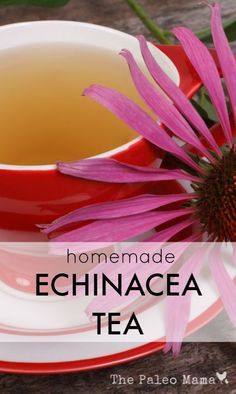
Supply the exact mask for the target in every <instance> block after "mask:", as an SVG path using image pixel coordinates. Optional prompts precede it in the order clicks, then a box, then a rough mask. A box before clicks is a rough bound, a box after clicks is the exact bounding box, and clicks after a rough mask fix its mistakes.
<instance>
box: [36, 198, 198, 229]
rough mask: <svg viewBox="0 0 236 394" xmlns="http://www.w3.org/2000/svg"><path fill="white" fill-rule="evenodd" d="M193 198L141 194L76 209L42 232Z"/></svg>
mask: <svg viewBox="0 0 236 394" xmlns="http://www.w3.org/2000/svg"><path fill="white" fill-rule="evenodd" d="M193 197H194V195H193V194H191V193H181V194H169V195H161V196H157V195H155V194H143V195H140V196H138V197H131V198H127V199H123V200H117V201H107V202H102V203H98V204H92V205H89V206H86V207H82V208H79V209H76V210H74V211H72V212H70V213H68V214H67V215H64V216H62V217H60V218H59V219H57V220H55V221H54V222H52V223H51V224H49V225H47V226H46V227H45V226H44V228H43V230H42V232H43V233H45V234H49V233H51V232H52V231H55V230H57V229H59V228H61V227H63V226H67V225H69V224H72V223H77V222H81V221H85V220H98V219H99V220H101V219H114V218H119V217H124V216H131V215H135V214H137V213H142V212H148V211H151V210H153V209H156V208H160V207H162V206H165V205H168V204H171V203H173V202H178V201H187V200H191V199H192V198H193Z"/></svg>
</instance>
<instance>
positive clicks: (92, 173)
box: [42, 3, 236, 354]
mask: <svg viewBox="0 0 236 394" xmlns="http://www.w3.org/2000/svg"><path fill="white" fill-rule="evenodd" d="M211 11H212V15H211V30H212V36H213V41H214V46H215V50H216V53H217V56H218V60H219V64H220V67H221V70H222V75H223V77H224V82H225V85H226V88H227V92H228V96H229V99H230V104H231V112H232V115H229V113H228V109H227V104H226V97H225V93H224V89H223V86H222V81H221V77H220V74H219V71H218V69H217V66H216V64H215V61H214V59H213V57H212V55H211V54H210V52H209V50H208V48H207V47H206V46H205V45H204V44H203V43H202V42H201V41H200V40H199V39H198V38H197V37H196V36H195V35H194V34H193V33H192V31H191V30H189V29H187V28H184V27H178V28H175V29H173V32H174V34H175V36H176V37H177V38H178V40H179V41H180V44H181V45H182V47H183V49H184V51H185V53H186V55H187V57H188V59H189V61H190V62H191V64H192V65H193V67H194V68H195V70H196V72H197V73H198V75H199V77H200V79H201V81H202V83H203V85H204V87H205V88H206V89H207V91H208V94H209V97H210V99H211V101H212V104H213V105H214V108H215V111H216V114H217V116H218V119H219V124H220V126H221V129H222V133H224V140H225V143H224V144H223V146H219V145H218V143H217V141H216V139H215V138H214V135H213V133H212V131H211V129H209V128H208V127H207V125H206V124H205V122H204V120H203V119H202V118H201V116H200V115H199V113H198V112H197V110H196V109H195V108H194V107H193V105H192V104H191V102H190V101H189V100H188V99H187V98H186V97H185V95H184V93H183V92H182V91H181V90H180V89H179V88H178V87H177V86H176V85H175V84H174V83H173V82H172V81H171V80H170V79H169V77H168V76H167V75H166V74H165V72H164V71H163V70H162V69H161V68H160V66H159V65H158V64H157V62H156V61H155V59H154V57H153V55H152V54H151V52H150V50H149V47H148V45H147V42H146V41H145V39H144V37H139V38H138V40H139V44H140V50H141V53H142V56H143V59H144V62H145V64H146V66H147V68H148V70H149V72H150V74H151V76H152V78H153V79H154V81H156V83H157V84H158V85H159V86H160V87H161V88H162V90H163V91H164V92H165V94H166V96H167V97H166V96H164V95H163V94H161V93H160V92H159V91H158V89H156V87H155V86H154V85H153V84H152V83H150V82H149V80H148V79H147V78H146V76H145V75H144V74H143V73H142V71H141V70H140V68H139V66H138V64H137V63H136V61H135V59H134V58H133V55H132V54H131V53H130V52H129V51H128V50H126V49H124V50H122V51H121V56H123V57H124V59H125V61H126V62H127V64H128V66H129V69H130V74H131V77H132V80H133V83H134V85H135V87H136V89H137V91H138V93H139V94H140V96H141V97H142V99H143V100H144V101H145V103H146V104H147V105H148V106H149V107H150V109H151V110H152V111H153V112H154V114H155V115H156V116H157V117H158V118H159V119H160V121H161V123H162V125H164V126H165V128H163V127H162V126H160V125H159V124H158V123H157V122H156V121H155V120H153V118H151V117H150V116H149V115H148V114H147V113H146V112H145V111H144V110H143V109H141V108H140V107H139V106H138V105H137V104H135V103H134V102H132V101H131V100H130V99H129V98H127V97H125V96H124V95H122V94H121V93H119V92H117V91H115V90H114V89H111V88H107V87H103V86H99V85H92V86H90V87H89V88H87V89H86V90H85V92H84V95H85V96H88V97H90V98H92V99H93V100H96V101H97V102H98V103H100V104H101V105H103V106H105V107H106V108H107V109H109V110H110V111H111V112H113V113H114V115H116V116H117V117H118V118H120V119H122V120H123V121H124V122H125V123H126V124H127V125H129V126H130V127H131V128H132V129H133V130H135V131H136V132H137V133H139V134H140V135H141V136H142V137H144V138H145V139H147V140H148V141H150V142H151V143H152V144H154V145H156V146H157V147H158V148H160V149H162V150H163V151H164V152H167V153H168V156H169V157H170V156H171V157H173V158H175V161H174V162H175V163H177V166H176V167H175V168H172V169H168V168H164V167H163V166H162V168H149V167H140V166H135V165H129V164H125V163H121V162H118V161H116V160H114V159H111V158H96V159H85V160H80V161H75V162H69V163H64V162H59V163H58V164H57V166H58V170H59V171H60V172H61V173H63V174H67V175H69V176H74V177H79V178H84V179H90V180H96V181H100V182H114V183H132V182H156V184H157V187H158V182H159V181H169V180H175V181H179V180H184V181H186V182H188V183H189V185H190V186H191V192H184V193H179V194H169V195H161V196H159V195H155V194H144V195H139V196H137V197H132V198H127V199H123V200H119V201H111V202H104V203H99V204H94V205H90V206H87V207H83V208H79V209H77V210H75V211H73V212H70V213H68V214H67V215H65V216H63V217H61V218H59V219H57V220H56V221H54V222H53V223H51V224H49V225H44V226H43V229H42V231H43V232H44V233H46V234H49V233H51V232H53V231H55V230H58V229H62V228H63V227H64V226H67V225H71V224H73V225H75V224H77V223H78V224H80V226H79V228H75V229H74V230H71V231H67V232H64V233H62V234H60V235H59V236H57V237H56V238H55V239H54V240H55V241H61V242H73V241H81V242H85V241H89V242H92V241H94V242H100V241H101V242H105V241H108V242H119V241H124V240H128V239H131V238H132V237H135V236H137V235H139V234H142V233H145V232H147V231H149V230H152V229H155V228H157V227H158V226H160V225H162V224H164V223H167V222H170V226H169V227H168V228H167V229H164V230H163V229H162V230H161V231H160V232H158V229H157V232H156V234H155V236H154V237H152V240H155V241H157V242H158V241H161V242H162V241H163V242H167V241H170V240H172V238H173V237H174V236H175V235H176V234H178V233H179V232H181V231H183V229H188V228H190V227H191V228H192V226H194V229H195V230H194V231H195V232H196V233H195V238H194V234H193V238H192V239H193V240H197V241H201V240H203V239H204V240H207V241H209V242H236V148H235V144H234V132H233V131H234V124H235V121H236V61H235V58H234V55H233V53H232V51H231V49H230V46H229V43H228V41H227V38H226V36H225V33H224V30H223V27H222V21H221V16H220V5H219V4H218V3H215V4H214V5H212V6H211ZM167 131H168V132H167ZM170 132H171V133H170ZM172 135H174V136H176V137H178V139H179V140H182V141H183V143H185V145H183V146H180V145H179V144H178V143H177V142H176V140H175V139H174V138H173V137H172ZM186 146H187V147H190V149H186ZM191 147H192V148H193V150H194V152H196V153H194V154H193V153H192V151H191ZM176 159H177V160H176ZM164 163H165V161H164ZM173 203H178V206H177V208H176V207H175V208H170V207H171V205H170V204H173ZM172 206H173V205H172ZM165 207H167V208H166V209H165ZM158 208H161V210H158ZM176 219H178V220H177V223H176V221H175V222H173V220H176ZM87 220H89V221H90V220H93V222H91V223H89V224H85V225H84V226H82V227H81V223H82V222H83V221H87ZM148 240H150V239H148ZM185 240H186V239H183V241H185ZM195 259H196V256H195ZM196 260H197V259H196ZM220 260H221V259H220V254H218V255H217V258H216V256H214V258H213V257H212V258H211V259H210V269H211V272H212V275H213V277H214V279H215V282H216V284H217V286H218V289H219V292H220V295H221V299H222V302H223V304H224V306H225V309H226V311H227V312H228V314H229V317H230V319H231V321H232V322H233V323H234V324H235V325H236V307H235V305H236V304H235V292H236V290H235V285H234V284H233V282H232V280H231V279H230V278H229V276H228V274H227V272H226V270H225V269H224V267H223V265H222V262H221V261H220ZM198 261H199V259H198ZM188 267H190V268H193V267H195V268H196V264H195V263H194V256H193V260H191V261H189V262H188V263H187V264H186V267H185V266H183V271H184V270H185V271H186V272H188V269H190V268H188ZM196 269H197V270H199V269H200V267H197V268H196ZM222 281H223V282H222ZM184 298H185V297H182V299H181V298H178V299H175V300H172V299H170V300H168V303H167V311H168V317H167V318H166V333H167V344H166V346H165V351H168V350H170V349H172V351H173V353H174V354H177V353H178V352H179V350H180V346H181V341H182V338H183V336H184V333H185V329H186V325H187V322H188V317H189V309H190V300H189V299H188V297H186V299H185V300H184ZM232 300H234V302H233V301H232ZM109 306H110V307H112V301H111V303H110V304H109ZM174 311H181V313H182V316H183V318H182V319H181V320H182V322H180V319H178V318H177V317H178V316H177V315H176V313H174ZM178 313H180V312H178ZM173 330H176V332H177V333H179V334H178V335H177V339H176V343H171V342H170V341H169V342H168V336H169V337H170V335H168V333H170V332H173ZM177 341H178V343H177Z"/></svg>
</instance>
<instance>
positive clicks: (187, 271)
mask: <svg viewBox="0 0 236 394" xmlns="http://www.w3.org/2000/svg"><path fill="white" fill-rule="evenodd" d="M206 251H207V247H205V246H204V245H203V246H202V247H201V248H200V249H197V251H195V252H194V253H193V255H192V256H191V257H190V258H188V260H187V261H186V262H185V263H184V264H183V266H182V267H181V268H180V270H179V285H178V292H179V294H180V295H179V296H169V297H167V299H166V309H165V325H166V342H167V343H166V345H165V347H164V349H163V351H164V353H167V352H168V351H169V350H171V349H172V353H173V355H174V356H177V355H178V354H179V352H180V349H181V344H182V341H183V338H184V335H185V332H186V327H187V324H188V321H189V315H190V306H191V293H189V292H188V293H186V294H185V295H184V296H183V295H182V292H183V290H184V287H185V285H186V283H187V281H188V279H189V277H190V275H191V274H193V275H194V276H196V275H198V273H199V271H200V269H201V267H202V264H203V261H204V256H205V255H206Z"/></svg>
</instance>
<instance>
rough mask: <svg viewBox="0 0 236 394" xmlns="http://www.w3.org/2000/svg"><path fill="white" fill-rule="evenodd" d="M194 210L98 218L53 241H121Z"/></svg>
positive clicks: (185, 209) (184, 209)
mask: <svg viewBox="0 0 236 394" xmlns="http://www.w3.org/2000/svg"><path fill="white" fill-rule="evenodd" d="M193 212H194V209H193V208H183V209H178V210H173V211H167V212H166V211H160V212H155V211H154V212H153V211H151V212H144V213H141V214H136V215H132V216H129V217H128V218H127V217H122V218H115V219H107V220H97V221H96V222H93V223H90V224H87V225H85V226H83V227H80V228H78V229H75V230H72V231H69V232H67V233H65V234H62V235H59V236H57V237H56V238H54V239H53V241H52V242H54V241H57V242H111V243H114V242H121V241H125V240H128V239H131V238H132V237H135V236H136V235H139V234H142V233H145V232H146V231H149V230H151V229H153V228H154V227H156V226H159V225H160V224H162V223H165V222H167V221H169V220H172V219H175V218H178V217H181V216H185V215H190V214H192V213H193Z"/></svg>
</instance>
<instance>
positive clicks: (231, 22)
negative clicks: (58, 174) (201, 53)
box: [196, 15, 236, 43]
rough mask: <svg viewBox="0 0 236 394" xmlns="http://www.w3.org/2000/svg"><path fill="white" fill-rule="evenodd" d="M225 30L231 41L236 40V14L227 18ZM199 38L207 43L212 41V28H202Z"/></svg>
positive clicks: (198, 33)
mask: <svg viewBox="0 0 236 394" xmlns="http://www.w3.org/2000/svg"><path fill="white" fill-rule="evenodd" d="M223 26H224V31H225V33H226V35H227V38H228V40H229V41H230V42H232V41H236V15H235V16H233V17H232V18H230V19H227V20H226V21H225V22H224V23H223ZM196 34H197V36H198V38H200V40H202V41H203V42H206V43H212V35H211V30H210V29H208V28H207V29H204V30H200V31H198V32H197V33H196Z"/></svg>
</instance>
